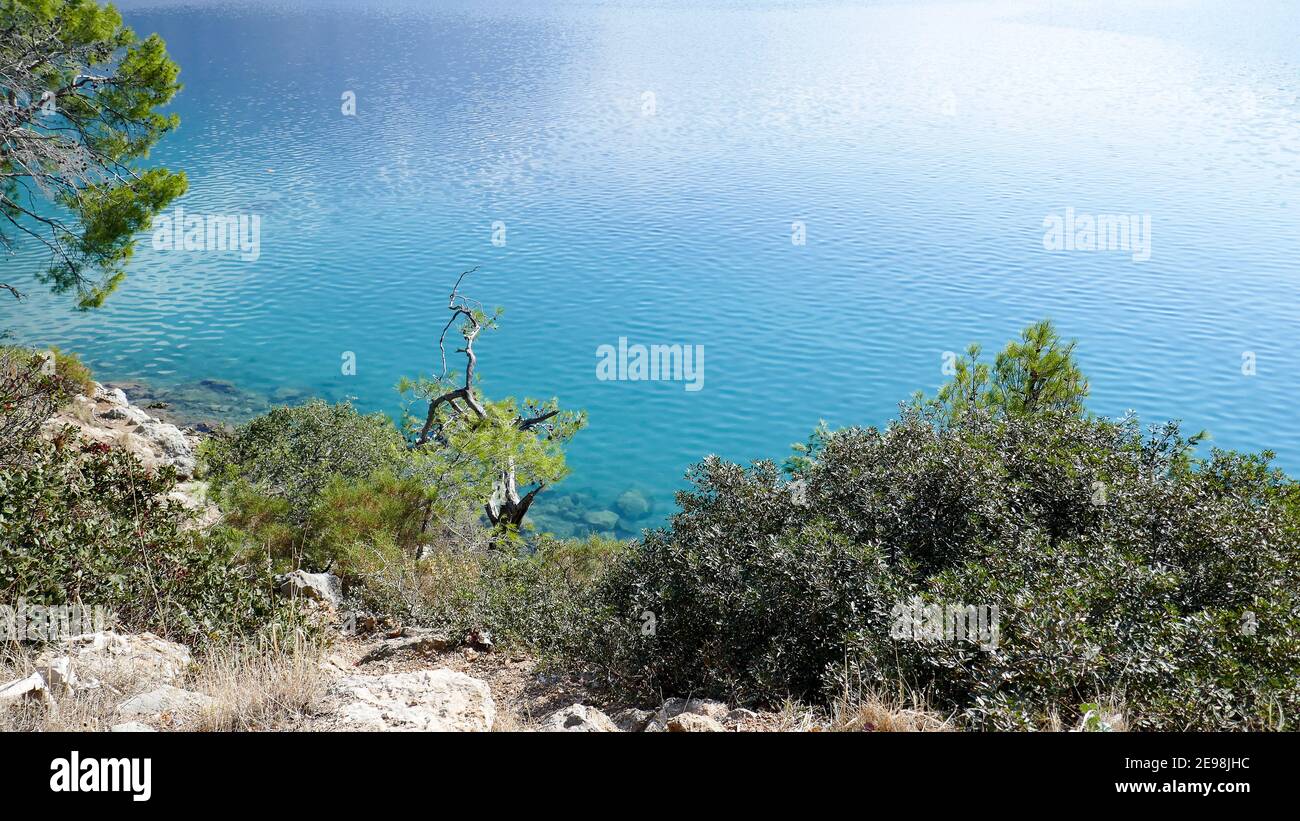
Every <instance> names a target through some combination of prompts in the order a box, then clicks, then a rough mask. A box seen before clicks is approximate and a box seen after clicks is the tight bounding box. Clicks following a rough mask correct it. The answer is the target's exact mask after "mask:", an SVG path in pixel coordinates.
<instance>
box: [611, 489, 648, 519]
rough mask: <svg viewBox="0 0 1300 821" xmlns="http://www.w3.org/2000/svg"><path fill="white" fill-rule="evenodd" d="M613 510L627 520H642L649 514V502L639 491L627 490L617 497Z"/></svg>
mask: <svg viewBox="0 0 1300 821" xmlns="http://www.w3.org/2000/svg"><path fill="white" fill-rule="evenodd" d="M614 508H615V509H616V510H618V512H619V513H621V514H623V516H624V517H626V518H628V519H643V518H645V517H646V516H647V515H649V513H650V502H649V501H648V500H647V499H646V497H645V494H643V493H642V492H641V491H639V490H629V491H627V492H626V493H624V494H623V495H622V496H619V497H618V501H617V502H615V503H614Z"/></svg>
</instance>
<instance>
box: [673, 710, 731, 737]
mask: <svg viewBox="0 0 1300 821" xmlns="http://www.w3.org/2000/svg"><path fill="white" fill-rule="evenodd" d="M665 726H666V729H667V730H668V732H670V733H721V732H726V728H725V727H723V726H722V725H721V724H719V723H718V722H716V721H714V720H713V719H711V718H709V717H708V716H702V715H698V714H696V713H682V714H681V715H678V716H674V717H672V718H670V719H668V723H667V725H665Z"/></svg>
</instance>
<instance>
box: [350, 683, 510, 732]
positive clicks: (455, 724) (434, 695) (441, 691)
mask: <svg viewBox="0 0 1300 821" xmlns="http://www.w3.org/2000/svg"><path fill="white" fill-rule="evenodd" d="M333 693H334V697H335V699H336V700H337V707H336V709H335V711H334V719H335V724H336V726H337V728H338V729H342V730H365V731H393V730H398V731H412V730H421V731H435V732H488V731H490V730H491V729H492V725H493V723H494V722H495V721H496V705H495V704H494V703H493V701H492V693H491V692H490V691H489V690H488V686H487V685H486V684H485V683H483V682H482V681H479V680H478V679H476V678H473V677H471V676H468V675H466V674H464V673H460V672H456V671H454V670H446V669H440V670H419V671H417V672H413V673H389V674H388V675H382V676H345V677H343V678H340V679H339V680H338V681H336V682H335V684H334V687H333Z"/></svg>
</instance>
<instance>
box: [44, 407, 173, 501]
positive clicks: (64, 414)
mask: <svg viewBox="0 0 1300 821" xmlns="http://www.w3.org/2000/svg"><path fill="white" fill-rule="evenodd" d="M68 425H71V426H72V427H74V428H77V429H78V431H79V432H80V435H81V437H82V438H83V439H86V440H88V441H90V442H98V443H101V444H105V445H109V446H112V447H119V448H123V449H124V450H126V451H128V452H129V453H131V454H132V455H134V456H135V457H136V458H137V459H139V460H140V462H141V463H142V464H144V466H145V467H148V468H159V467H162V466H164V465H170V466H171V467H173V468H175V470H176V474H177V475H178V476H180V477H181V478H182V479H188V478H190V477H192V476H193V475H194V468H195V451H196V448H197V446H198V436H197V434H195V433H193V432H186V431H182V430H181V429H180V428H178V427H176V426H175V425H173V424H171V423H170V422H164V421H162V420H161V419H156V418H154V417H152V416H150V415H149V414H148V413H147V412H146V411H144V410H143V409H141V408H139V407H137V406H135V405H132V404H131V403H130V402H129V401H128V400H127V397H126V394H125V393H123V392H122V390H121V389H120V388H106V387H104V386H103V385H100V384H96V385H95V391H94V395H93V396H77V397H75V398H74V399H73V400H72V402H71V404H69V405H68V406H67V407H65V408H64V409H63V410H61V411H59V412H58V413H57V414H55V415H54V416H53V417H51V418H50V419H48V420H47V421H46V422H45V424H44V426H43V428H42V430H43V431H44V433H45V435H46V436H53V435H54V433H55V432H57V431H59V430H61V429H62V428H64V427H65V426H68Z"/></svg>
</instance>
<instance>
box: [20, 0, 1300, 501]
mask: <svg viewBox="0 0 1300 821" xmlns="http://www.w3.org/2000/svg"><path fill="white" fill-rule="evenodd" d="M118 5H119V7H120V8H122V9H123V11H124V13H125V16H126V17H127V20H128V21H129V22H130V23H132V24H133V25H134V26H135V27H136V28H137V30H139V31H142V32H148V31H158V32H159V33H160V34H162V35H163V37H164V38H165V39H166V41H167V43H168V45H169V48H170V51H171V53H172V55H173V57H174V58H175V59H176V60H177V61H178V62H179V63H180V64H181V66H182V80H183V81H184V82H185V84H186V89H185V91H184V92H183V94H182V95H181V97H180V98H179V99H178V101H177V103H176V105H175V109H176V110H177V111H178V112H179V113H180V114H181V117H182V120H183V125H182V128H181V130H180V131H179V132H178V133H177V134H174V135H172V136H171V137H169V138H168V139H167V140H166V141H165V142H164V144H162V145H161V146H160V147H159V149H158V150H157V151H156V152H155V158H156V159H158V160H159V161H161V162H164V163H167V164H170V165H173V166H175V167H179V168H184V169H185V170H186V171H187V172H188V174H189V177H190V182H191V189H190V192H189V193H188V194H187V195H186V196H185V197H184V199H183V201H182V202H181V205H182V206H183V207H184V208H185V209H186V211H188V212H190V213H191V214H195V213H197V214H235V215H239V214H244V215H253V214H255V215H258V216H259V217H260V220H261V234H260V254H259V256H258V258H257V259H256V260H255V261H246V260H243V259H241V258H240V255H239V254H238V253H231V252H223V251H206V252H184V251H175V250H156V249H154V248H153V247H152V246H151V244H150V242H149V241H148V240H146V241H145V242H143V243H142V245H141V248H140V250H139V252H138V254H137V258H136V260H135V262H134V264H133V265H132V268H131V273H130V276H129V279H128V281H127V283H126V285H125V286H124V287H123V289H122V290H121V292H119V293H118V294H117V295H115V296H114V297H113V298H112V299H111V300H110V301H109V303H108V304H107V305H106V307H105V308H103V309H102V310H100V311H97V312H94V313H90V314H76V313H74V312H72V311H71V310H69V306H68V302H67V300H66V299H60V298H55V297H50V296H48V295H45V294H42V293H40V290H39V288H38V287H29V288H28V289H27V290H29V291H30V292H32V297H31V299H30V300H29V301H28V302H27V303H25V304H24V305H23V306H22V307H21V308H20V309H14V308H13V307H5V308H4V313H2V314H0V327H8V328H9V329H10V330H11V331H12V332H13V334H14V336H15V337H16V338H18V339H20V340H22V341H25V342H30V343H36V344H49V343H53V344H58V345H61V346H63V347H65V348H70V349H73V350H77V351H79V352H81V353H82V354H83V355H84V356H85V357H86V358H87V360H88V361H89V362H90V364H91V365H92V366H93V367H94V368H95V370H96V371H97V372H98V373H99V374H100V375H101V376H102V377H104V378H108V379H140V380H144V381H147V382H150V383H153V384H155V385H158V386H161V387H164V388H165V387H167V386H176V385H183V384H190V383H196V382H198V381H199V380H203V379H212V380H228V381H229V382H231V383H234V384H235V385H237V386H238V387H239V389H241V390H242V391H247V392H249V394H250V395H251V396H255V397H259V398H258V399H257V400H255V401H254V400H250V401H248V402H228V403H227V405H228V406H229V407H228V410H227V411H226V412H227V413H228V414H229V415H232V416H239V415H240V414H241V413H244V414H246V413H248V412H255V411H256V409H257V408H259V407H261V406H262V403H263V402H264V401H266V400H267V399H268V398H269V397H270V396H271V395H272V394H275V395H276V396H279V397H286V398H292V397H295V396H298V395H301V394H302V393H304V392H308V393H318V394H322V395H325V396H327V397H331V398H341V397H344V396H353V397H356V398H357V401H358V403H359V404H360V405H362V406H363V407H366V408H382V409H385V410H390V411H396V410H397V396H396V394H395V392H394V391H393V385H394V384H395V383H396V381H397V379H398V378H399V377H400V376H401V375H404V374H407V375H411V374H415V373H420V372H424V373H428V372H430V371H432V370H434V369H435V368H436V367H437V364H438V359H437V336H438V333H439V331H440V329H441V327H442V325H443V323H444V322H445V321H446V317H447V313H446V297H447V291H448V290H449V287H450V285H451V283H452V282H453V281H454V279H455V277H456V275H457V274H458V273H459V272H460V271H461V270H463V269H465V268H467V267H470V266H473V265H478V266H480V271H479V273H478V274H476V275H475V276H474V277H472V278H471V279H470V280H469V282H468V286H467V289H468V291H469V293H470V295H472V296H473V297H475V298H477V299H480V300H482V301H483V302H484V303H486V304H489V305H494V304H495V305H503V306H505V308H506V315H505V317H504V323H503V327H502V328H501V330H500V331H499V332H496V333H495V334H492V335H490V336H489V337H485V338H484V339H483V340H482V341H481V343H480V344H479V346H478V349H479V352H480V368H481V372H482V375H483V376H484V387H485V388H486V390H487V391H488V392H489V394H491V395H493V396H501V395H516V396H523V395H539V396H551V395H557V396H559V397H561V399H562V400H563V402H564V404H565V405H566V406H569V407H578V408H586V409H587V410H588V411H589V413H590V427H589V429H588V430H586V431H584V432H582V433H581V434H580V435H579V437H578V438H577V439H576V440H575V442H574V443H573V445H572V448H571V451H570V454H571V456H570V464H571V466H572V468H573V475H572V477H571V478H570V479H569V480H568V481H567V482H566V483H565V485H563V486H562V487H563V489H565V490H568V491H581V492H583V493H585V494H587V495H586V496H583V497H581V501H582V502H583V504H585V505H587V506H589V507H596V508H601V507H608V506H610V505H611V503H612V501H613V499H615V498H616V497H617V496H618V495H619V494H621V493H623V492H624V491H625V490H626V489H628V488H629V487H637V488H640V489H641V490H643V491H644V492H645V493H646V494H647V496H648V497H649V498H650V499H651V501H652V502H653V505H654V512H653V514H652V515H651V517H649V518H647V519H645V520H643V521H653V520H654V519H656V518H658V517H659V516H660V515H662V514H663V513H664V512H666V511H667V510H668V509H670V507H671V492H672V490H673V489H675V488H677V487H680V486H681V476H682V473H683V471H684V469H685V468H686V467H687V466H688V465H689V464H690V463H691V462H693V461H696V460H698V459H699V458H700V457H701V456H703V455H705V454H707V453H719V454H721V455H723V456H726V457H729V458H732V459H737V460H745V461H747V460H750V459H753V458H758V457H774V458H781V457H782V456H783V455H784V454H785V453H786V452H787V447H788V445H789V443H790V442H793V441H796V440H802V439H803V438H805V436H806V434H807V433H808V431H809V430H810V429H811V428H812V427H813V426H814V425H815V424H816V423H817V421H818V419H826V420H827V421H829V422H831V423H832V424H836V425H844V424H854V423H861V424H880V423H883V422H884V421H886V420H887V419H888V418H890V417H891V416H893V415H894V414H895V413H896V405H897V403H898V402H899V401H900V400H903V399H905V398H907V397H908V396H909V395H910V394H911V393H912V392H913V391H914V390H917V389H924V390H927V391H932V390H933V389H934V388H935V387H937V385H939V384H940V383H941V382H942V381H943V379H944V376H943V374H942V372H941V367H942V364H943V354H944V352H945V351H959V350H961V349H962V348H964V346H965V345H966V344H967V343H968V342H971V341H981V342H983V343H984V345H985V348H986V350H989V351H990V353H991V352H992V351H994V350H996V349H997V348H998V347H1000V346H1001V344H1002V343H1003V342H1005V341H1006V340H1007V339H1009V338H1011V337H1012V336H1013V335H1015V334H1016V333H1017V332H1018V330H1019V329H1020V328H1022V327H1023V326H1025V325H1026V324H1028V323H1029V322H1031V321H1034V320H1036V319H1039V318H1041V317H1044V316H1050V317H1052V318H1053V319H1054V320H1055V321H1056V322H1057V323H1058V326H1059V328H1060V330H1061V331H1062V333H1063V334H1065V335H1067V336H1071V337H1077V338H1078V339H1079V340H1080V346H1079V355H1080V358H1081V360H1082V363H1083V366H1084V369H1085V372H1086V373H1087V374H1088V375H1089V376H1090V377H1091V379H1092V384H1093V394H1092V399H1091V402H1090V407H1091V408H1092V409H1093V410H1094V411H1096V412H1099V413H1104V414H1119V413H1122V412H1123V411H1124V410H1126V409H1128V408H1133V409H1135V410H1137V411H1138V412H1139V413H1140V414H1141V415H1142V416H1143V417H1144V418H1145V419H1148V420H1150V421H1156V420H1161V419H1166V418H1179V419H1183V420H1184V421H1185V423H1186V425H1187V426H1188V427H1189V428H1192V429H1201V428H1206V429H1208V430H1209V431H1210V433H1211V434H1212V436H1213V439H1214V442H1215V443H1216V444H1218V445H1221V446H1229V447H1236V448H1246V449H1262V448H1272V449H1274V450H1276V451H1277V453H1278V461H1279V463H1280V464H1281V465H1282V466H1283V467H1285V468H1287V469H1288V470H1289V471H1291V472H1293V473H1295V472H1296V471H1297V469H1300V422H1297V420H1296V413H1295V410H1294V404H1293V403H1294V398H1295V397H1296V396H1297V395H1298V393H1300V392H1298V390H1297V389H1298V388H1300V373H1297V362H1298V361H1300V360H1298V359H1297V346H1298V345H1300V333H1298V332H1300V310H1297V307H1296V306H1297V299H1296V297H1297V295H1298V294H1297V292H1298V291H1300V284H1298V282H1300V277H1297V264H1298V263H1297V259H1298V258H1300V254H1298V253H1297V252H1300V228H1298V226H1300V219H1298V217H1300V177H1298V171H1300V102H1298V101H1297V91H1298V87H1300V71H1298V67H1297V63H1296V58H1297V55H1300V48H1297V46H1300V5H1297V4H1292V3H1277V4H1263V3H1261V4H1251V6H1250V9H1251V10H1250V13H1249V14H1245V13H1243V11H1242V7H1241V6H1240V5H1239V4H1234V3H1229V2H1221V3H1211V2H1177V3H1173V2H1149V3H1140V2H1139V3H1131V2H1124V3H1097V2H1087V3H1060V2H1057V3H1050V4H1032V3H996V2H990V3H984V2H973V3H953V4H926V3H918V4H898V5H895V4H847V3H820V4H815V5H812V6H805V5H801V4H794V3H783V2H762V1H761V0H755V2H705V3H689V4H687V3H669V2H595V3H529V4H517V3H511V4H492V3H486V4H485V3H474V4H466V3H456V4H447V3H431V2H420V1H418V0H393V1H392V2H341V0H340V1H339V2H280V3H256V4H241V3H233V2H224V0H214V1H213V2H200V3H184V2H167V1H166V0H162V1H160V2H135V1H134V0H126V2H120V3H119V4H118ZM349 91H350V92H354V93H355V96H356V116H351V117H350V116H344V115H343V113H342V112H341V105H342V95H343V94H344V92H349ZM647 93H649V95H652V96H647ZM1067 208H1069V209H1073V211H1074V212H1075V213H1076V214H1078V215H1099V214H1117V215H1138V216H1139V218H1142V217H1148V216H1149V218H1150V224H1151V229H1150V248H1149V256H1150V258H1149V259H1145V260H1141V259H1138V260H1135V259H1134V257H1135V256H1137V257H1142V256H1144V255H1145V254H1144V253H1143V252H1142V251H1141V249H1139V250H1137V251H1132V249H1130V250H1129V251H1125V250H1112V251H1086V250H1075V251H1057V252H1050V251H1048V250H1045V248H1044V220H1045V218H1046V217H1047V216H1048V215H1051V214H1057V215H1062V216H1063V215H1064V214H1065V212H1066V209H1067ZM498 221H499V222H503V223H504V224H505V243H504V245H497V244H494V243H493V223H494V222H498ZM796 222H797V223H802V224H803V225H804V227H805V231H806V234H805V236H806V243H805V244H802V245H800V244H796V243H795V242H794V241H793V239H794V233H795V231H796V230H797V229H795V228H794V227H793V224H794V223H796ZM1139 224H1141V222H1140V219H1139ZM36 263H37V259H36V257H34V256H26V257H20V258H17V259H12V258H11V259H6V260H4V261H3V263H0V264H3V266H4V269H5V276H6V277H7V278H8V277H11V274H12V271H20V270H27V269H30V268H32V267H33V266H34V265H35V264H36ZM620 337H625V338H627V339H628V341H629V343H630V344H636V343H641V344H646V345H649V344H673V343H677V344H683V345H702V346H703V348H704V351H705V360H704V361H705V367H704V371H703V375H704V378H703V382H702V389H700V390H697V391H692V390H687V389H686V384H685V383H684V382H680V381H658V382H644V381H642V382H632V381H601V380H599V379H597V377H596V364H597V356H596V351H597V349H598V348H599V346H601V345H606V344H608V345H617V344H618V340H619V338H620ZM345 352H351V353H353V354H355V359H356V374H355V375H344V374H343V373H342V369H341V364H342V358H343V357H344V354H345ZM1247 353H1251V354H1253V355H1254V361H1255V363H1256V373H1255V374H1254V375H1245V374H1243V372H1242V366H1243V356H1244V355H1245V354H1247ZM566 504H567V503H566ZM624 525H626V526H629V527H630V526H634V523H628V522H625V523H624Z"/></svg>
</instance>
